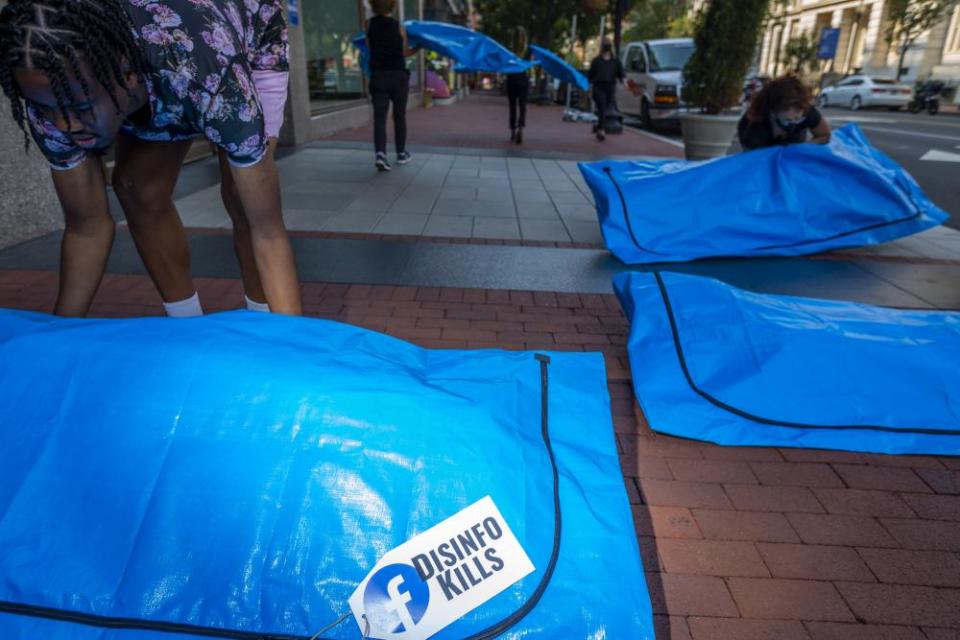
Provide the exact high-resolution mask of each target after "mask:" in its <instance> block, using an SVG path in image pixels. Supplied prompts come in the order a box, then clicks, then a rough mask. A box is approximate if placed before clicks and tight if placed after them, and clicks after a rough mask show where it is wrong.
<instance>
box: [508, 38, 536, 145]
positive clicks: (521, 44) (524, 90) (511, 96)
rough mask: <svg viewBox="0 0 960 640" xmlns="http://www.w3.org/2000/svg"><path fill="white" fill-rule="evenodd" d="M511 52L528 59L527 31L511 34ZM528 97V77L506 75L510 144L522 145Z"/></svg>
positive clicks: (525, 74) (516, 74)
mask: <svg viewBox="0 0 960 640" xmlns="http://www.w3.org/2000/svg"><path fill="white" fill-rule="evenodd" d="M513 52H514V53H515V54H516V55H517V57H519V58H521V59H523V60H529V59H530V47H529V40H528V38H527V30H526V29H524V28H523V27H517V28H516V29H515V30H514V32H513ZM529 95H530V76H529V75H527V73H526V72H521V73H508V74H507V99H508V100H509V101H510V142H516V143H517V144H523V128H524V127H525V126H527V97H528V96H529Z"/></svg>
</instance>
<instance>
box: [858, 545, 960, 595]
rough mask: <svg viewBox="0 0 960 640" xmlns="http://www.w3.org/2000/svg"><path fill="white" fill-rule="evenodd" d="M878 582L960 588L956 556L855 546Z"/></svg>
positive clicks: (959, 565)
mask: <svg viewBox="0 0 960 640" xmlns="http://www.w3.org/2000/svg"><path fill="white" fill-rule="evenodd" d="M858 551H859V553H860V557H861V558H863V560H864V561H865V562H866V563H867V565H868V566H869V567H870V569H871V570H872V571H873V573H874V574H875V575H876V576H877V578H878V579H879V580H880V582H888V583H893V584H915V585H927V586H935V587H960V556H958V555H957V554H956V553H951V552H947V551H916V550H905V549H859V550H858Z"/></svg>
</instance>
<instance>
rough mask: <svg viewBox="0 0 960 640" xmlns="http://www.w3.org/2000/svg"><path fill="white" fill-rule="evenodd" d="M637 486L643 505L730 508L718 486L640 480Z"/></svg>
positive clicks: (703, 483)
mask: <svg viewBox="0 0 960 640" xmlns="http://www.w3.org/2000/svg"><path fill="white" fill-rule="evenodd" d="M638 484H639V485H640V492H641V494H642V495H643V498H644V503H645V504H650V505H655V506H665V507H703V508H712V509H728V508H730V501H729V500H728V499H727V496H726V494H725V493H724V492H723V487H721V486H720V485H718V484H710V483H705V482H678V481H669V480H640V481H639V483H638Z"/></svg>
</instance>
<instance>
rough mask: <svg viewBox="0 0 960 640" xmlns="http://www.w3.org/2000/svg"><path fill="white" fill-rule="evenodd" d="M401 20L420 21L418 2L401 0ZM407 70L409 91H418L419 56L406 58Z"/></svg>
mask: <svg viewBox="0 0 960 640" xmlns="http://www.w3.org/2000/svg"><path fill="white" fill-rule="evenodd" d="M403 19H404V20H419V19H420V0H403ZM407 69H409V70H410V89H411V90H413V91H419V90H420V56H419V55H416V56H410V57H409V58H407Z"/></svg>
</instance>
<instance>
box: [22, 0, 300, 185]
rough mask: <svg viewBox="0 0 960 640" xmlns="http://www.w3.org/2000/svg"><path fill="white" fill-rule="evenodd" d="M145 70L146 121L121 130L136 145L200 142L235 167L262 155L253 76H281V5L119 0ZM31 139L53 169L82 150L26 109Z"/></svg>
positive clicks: (70, 163)
mask: <svg viewBox="0 0 960 640" xmlns="http://www.w3.org/2000/svg"><path fill="white" fill-rule="evenodd" d="M125 1H126V3H127V13H128V15H129V16H130V21H131V26H132V28H133V30H134V34H135V37H136V39H137V41H138V42H139V43H140V45H141V47H142V49H143V52H144V54H145V58H146V60H147V63H148V66H149V72H148V73H147V75H146V77H145V78H144V80H145V83H146V85H147V93H148V96H149V105H150V111H151V115H150V119H149V121H148V122H147V123H145V124H134V123H133V122H130V121H127V122H125V123H124V125H123V128H122V131H123V132H124V133H126V134H129V135H133V136H135V137H137V138H140V139H142V140H156V141H173V140H187V139H190V138H194V137H197V136H203V137H205V138H206V139H207V140H209V141H210V142H212V143H214V144H215V145H217V146H218V147H220V148H222V149H224V150H225V151H226V152H227V155H228V156H229V158H230V161H231V162H232V163H233V164H235V165H238V166H250V165H253V164H256V163H257V162H258V161H259V160H260V159H261V158H262V157H263V155H264V154H265V153H266V150H267V139H266V137H265V135H264V118H263V112H262V109H261V106H260V100H259V98H258V97H257V92H256V88H255V86H254V83H253V77H252V76H253V71H287V70H288V68H289V63H288V43H287V26H286V19H285V17H284V13H283V10H282V8H281V6H280V0H125ZM27 113H28V116H29V120H30V128H31V132H32V134H33V137H34V139H35V140H36V141H37V144H38V145H39V147H40V149H41V150H42V151H43V153H44V155H45V156H46V157H47V160H48V161H49V162H50V165H51V166H52V167H53V168H54V169H59V170H66V169H72V168H74V167H76V166H77V165H79V164H80V163H82V162H83V161H84V160H85V159H86V155H87V153H88V152H87V151H86V150H84V149H81V148H79V147H77V146H76V145H74V143H73V142H72V141H71V139H70V137H69V136H67V135H65V134H63V133H62V132H60V131H59V130H58V129H57V128H56V126H55V125H54V124H53V123H51V122H50V121H48V120H46V119H44V118H43V117H42V116H41V115H40V114H39V113H38V112H37V111H36V110H35V109H33V108H31V107H30V105H29V104H28V105H27Z"/></svg>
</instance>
